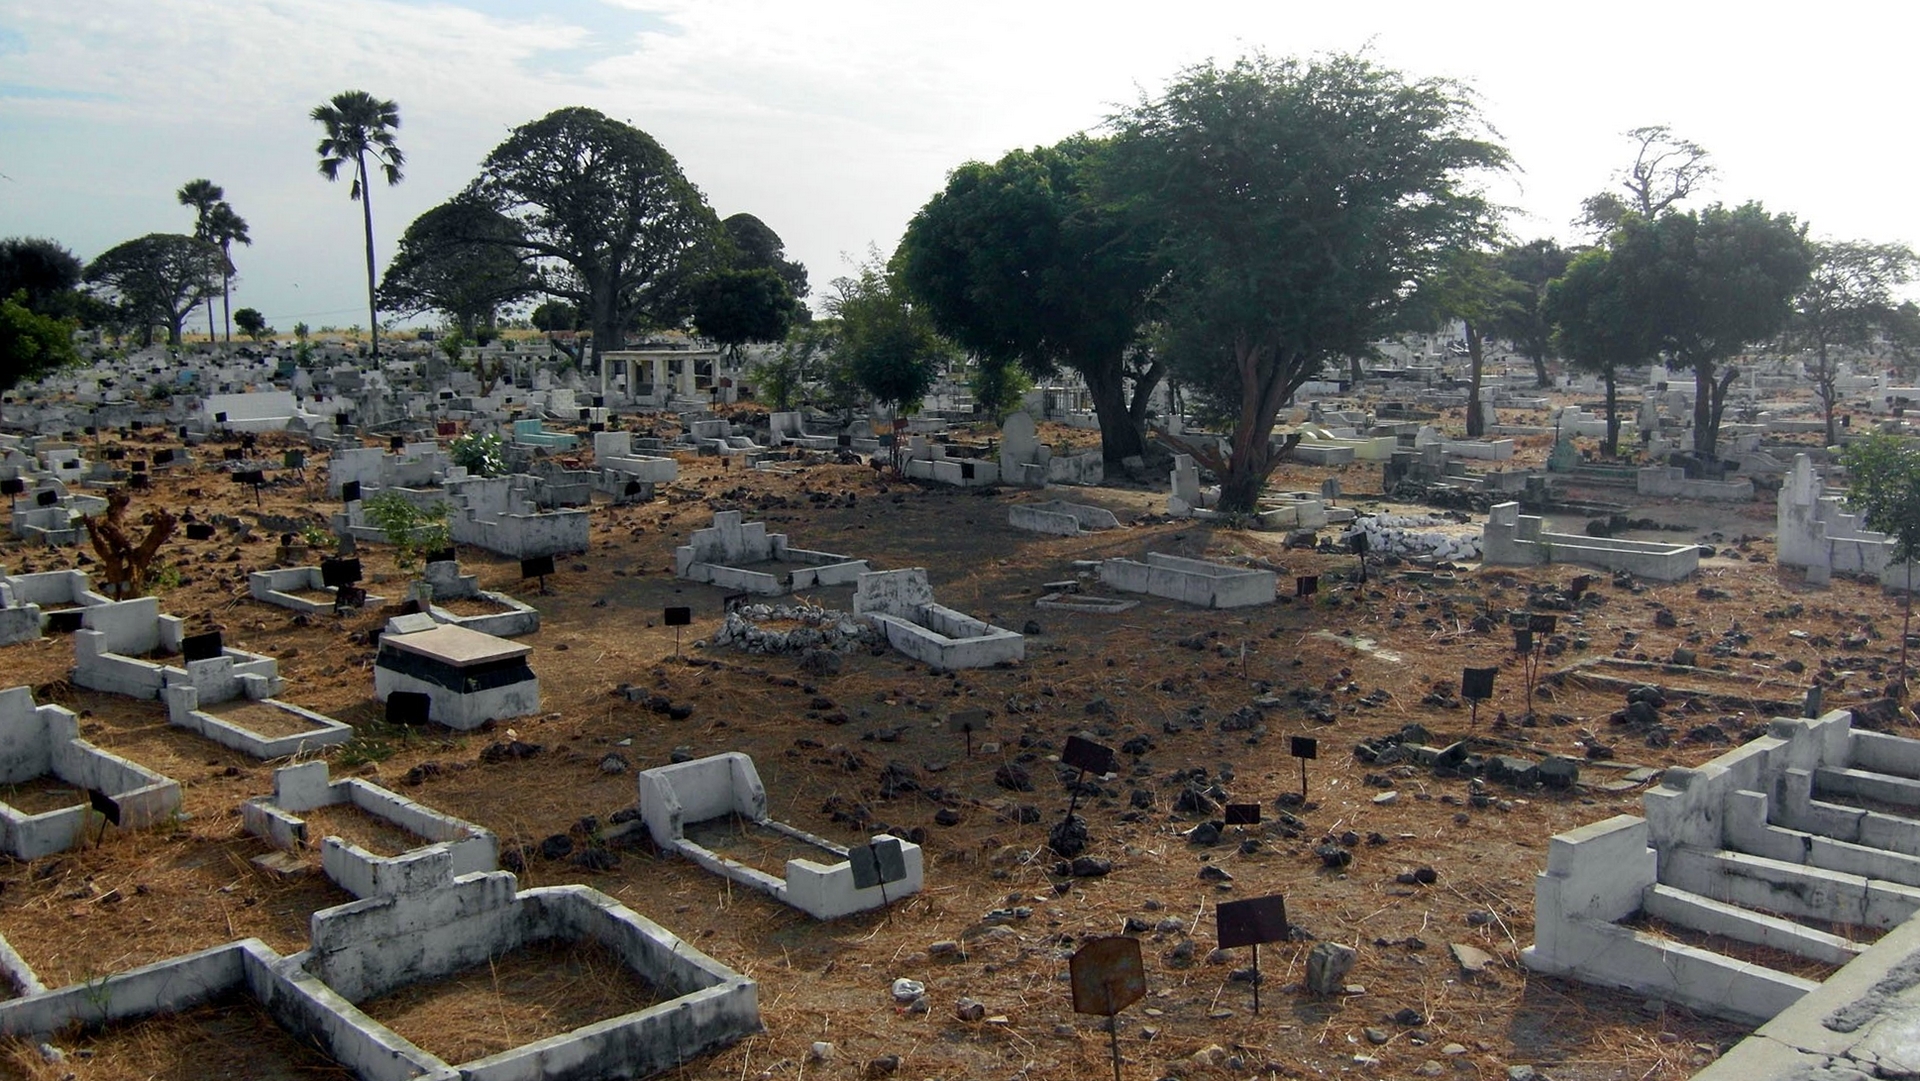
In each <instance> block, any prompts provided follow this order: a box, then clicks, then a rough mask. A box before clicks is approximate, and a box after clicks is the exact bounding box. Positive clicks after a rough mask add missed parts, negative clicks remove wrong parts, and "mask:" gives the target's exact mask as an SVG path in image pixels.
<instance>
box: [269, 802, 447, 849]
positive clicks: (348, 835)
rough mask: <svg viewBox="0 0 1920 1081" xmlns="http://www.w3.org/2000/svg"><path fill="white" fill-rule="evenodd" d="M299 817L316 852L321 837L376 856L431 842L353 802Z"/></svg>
mask: <svg viewBox="0 0 1920 1081" xmlns="http://www.w3.org/2000/svg"><path fill="white" fill-rule="evenodd" d="M301 817H302V818H304V819H305V820H306V823H307V839H308V841H309V842H310V843H312V845H313V846H314V848H315V849H316V850H317V849H318V848H319V847H320V839H321V838H323V837H338V838H340V839H341V840H343V841H346V842H347V843H349V844H354V845H359V846H360V847H361V848H364V849H366V850H367V851H368V852H371V853H373V854H374V855H376V856H398V855H400V854H401V853H403V852H408V851H411V850H412V849H416V848H421V847H424V846H426V845H429V844H432V843H433V842H432V841H429V840H427V839H426V838H425V837H421V836H419V835H418V834H415V833H413V832H412V831H410V830H406V829H402V828H401V827H399V826H397V825H395V824H393V823H392V822H389V821H387V820H386V819H384V818H381V817H380V816H379V815H376V814H371V813H369V812H367V811H366V810H365V809H363V808H361V807H359V806H358V805H356V804H352V803H329V804H327V805H326V806H324V807H316V808H314V809H313V810H311V811H307V812H305V813H303V814H302V815H301Z"/></svg>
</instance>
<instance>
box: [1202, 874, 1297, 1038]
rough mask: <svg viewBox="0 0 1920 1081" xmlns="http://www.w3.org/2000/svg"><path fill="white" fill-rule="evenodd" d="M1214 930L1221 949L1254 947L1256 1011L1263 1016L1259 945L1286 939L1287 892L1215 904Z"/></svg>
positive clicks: (1254, 1000) (1254, 1003) (1254, 1007)
mask: <svg viewBox="0 0 1920 1081" xmlns="http://www.w3.org/2000/svg"><path fill="white" fill-rule="evenodd" d="M1213 920H1214V932H1215V934H1216V935H1217V936H1218V937H1219V939H1220V948H1221V949H1223V950H1230V949H1234V948H1236V947H1239V946H1252V947H1253V1013H1254V1016H1255V1017H1258V1016H1259V1015H1260V944H1261V943H1262V942H1285V941H1286V940H1287V938H1288V937H1289V934H1288V928H1287V899H1286V897H1285V896H1284V895H1281V894H1278V893H1276V894H1273V895H1272V896H1270V897H1254V898H1249V899H1248V900H1245V901H1227V902H1225V903H1223V904H1220V905H1216V906H1214V910H1213Z"/></svg>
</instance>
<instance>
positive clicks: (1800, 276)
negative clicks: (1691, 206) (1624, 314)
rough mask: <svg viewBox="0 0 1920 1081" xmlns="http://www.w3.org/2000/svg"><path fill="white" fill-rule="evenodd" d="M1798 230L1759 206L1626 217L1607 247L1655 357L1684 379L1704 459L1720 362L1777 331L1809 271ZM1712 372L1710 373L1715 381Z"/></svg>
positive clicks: (1722, 383)
mask: <svg viewBox="0 0 1920 1081" xmlns="http://www.w3.org/2000/svg"><path fill="white" fill-rule="evenodd" d="M1805 232H1806V231H1805V229H1804V227H1802V226H1801V225H1800V224H1799V223H1798V222H1796V221H1795V220H1794V218H1793V216H1792V215H1790V214H1769V213H1768V212H1767V210H1766V208H1765V207H1763V206H1761V205H1760V204H1759V203H1751V202H1750V203H1744V204H1742V205H1740V206H1738V207H1731V208H1729V207H1726V206H1723V205H1720V204H1717V203H1716V204H1714V205H1713V206H1709V207H1707V208H1706V209H1705V210H1702V211H1698V212H1695V211H1688V212H1685V213H1682V212H1680V211H1675V210H1669V211H1667V212H1666V213H1664V214H1661V215H1660V216H1659V217H1657V218H1651V219H1649V218H1643V217H1641V216H1640V215H1639V214H1629V215H1627V217H1626V218H1625V219H1623V220H1622V222H1621V225H1620V228H1619V229H1618V230H1616V231H1615V232H1614V234H1613V236H1612V238H1611V239H1610V241H1609V246H1610V248H1611V249H1612V265H1613V266H1614V267H1615V268H1616V270H1617V272H1618V273H1619V274H1621V275H1622V277H1623V280H1624V284H1625V288H1626V290H1627V293H1628V295H1629V296H1630V297H1631V298H1632V302H1633V305H1634V308H1635V309H1636V311H1637V312H1638V313H1639V317H1640V318H1644V319H1645V320H1646V324H1645V325H1646V328H1647V331H1648V334H1649V337H1650V338H1651V341H1652V344H1653V345H1654V346H1655V348H1656V349H1657V351H1658V352H1660V353H1665V354H1666V355H1667V356H1668V357H1669V358H1670V361H1671V362H1672V363H1673V364H1674V365H1675V366H1676V367H1680V368H1688V369H1692V371H1693V373H1694V393H1695V397H1694V406H1693V449H1694V450H1695V452H1696V453H1699V454H1701V455H1704V456H1708V457H1711V456H1712V455H1713V454H1714V451H1715V448H1716V446H1717V445H1718V434H1719V426H1720V418H1721V415H1722V414H1723V413H1724V412H1725V409H1726V400H1727V392H1728V390H1729V389H1731V387H1732V386H1733V380H1734V379H1735V378H1736V377H1737V376H1738V372H1737V370H1735V369H1731V368H1729V369H1727V370H1726V371H1724V372H1721V371H1720V365H1721V364H1723V363H1724V362H1725V361H1726V360H1728V359H1729V358H1731V357H1733V356H1735V355H1736V354H1739V353H1741V352H1742V351H1744V350H1745V349H1747V348H1748V347H1749V346H1751V345H1753V344H1755V343H1758V342H1762V341H1765V340H1767V339H1769V338H1772V337H1773V336H1774V335H1776V334H1778V333H1779V332H1780V331H1781V329H1782V328H1783V327H1785V326H1786V324H1787V320H1788V318H1789V317H1790V316H1791V315H1792V300H1793V298H1794V296H1795V295H1796V294H1798V293H1799V291H1800V289H1801V287H1802V286H1803V285H1804V284H1805V282H1806V280H1807V274H1808V271H1809V269H1810V268H1811V266H1812V256H1811V254H1810V252H1809V250H1808V245H1807V241H1806V235H1805ZM1716 373H1718V374H1716Z"/></svg>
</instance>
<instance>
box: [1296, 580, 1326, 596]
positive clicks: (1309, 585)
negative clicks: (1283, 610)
mask: <svg viewBox="0 0 1920 1081" xmlns="http://www.w3.org/2000/svg"><path fill="white" fill-rule="evenodd" d="M1318 592H1320V576H1319V575H1317V574H1303V575H1301V576H1300V577H1298V578H1295V579H1294V580H1293V595H1294V596H1296V597H1311V596H1313V595H1314V594H1315V593H1318Z"/></svg>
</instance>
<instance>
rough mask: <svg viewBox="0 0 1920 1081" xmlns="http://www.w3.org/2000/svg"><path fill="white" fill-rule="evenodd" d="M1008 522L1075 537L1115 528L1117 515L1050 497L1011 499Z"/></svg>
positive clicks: (1017, 526)
mask: <svg viewBox="0 0 1920 1081" xmlns="http://www.w3.org/2000/svg"><path fill="white" fill-rule="evenodd" d="M1007 524H1008V525H1010V526H1012V527H1014V528H1015V529H1026V530H1031V531H1033V532H1035V533H1052V534H1055V535H1057V536H1062V537H1074V536H1078V535H1080V534H1081V533H1092V532H1096V531H1098V530H1102V529H1118V528H1119V527H1120V519H1118V518H1116V517H1114V514H1113V512H1112V511H1110V510H1107V509H1105V508H1103V507H1091V506H1088V505H1087V504H1085V503H1068V502H1066V501H1064V500H1060V499H1053V500H1049V501H1047V502H1045V503H1014V504H1011V505H1009V506H1008V507H1007Z"/></svg>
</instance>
